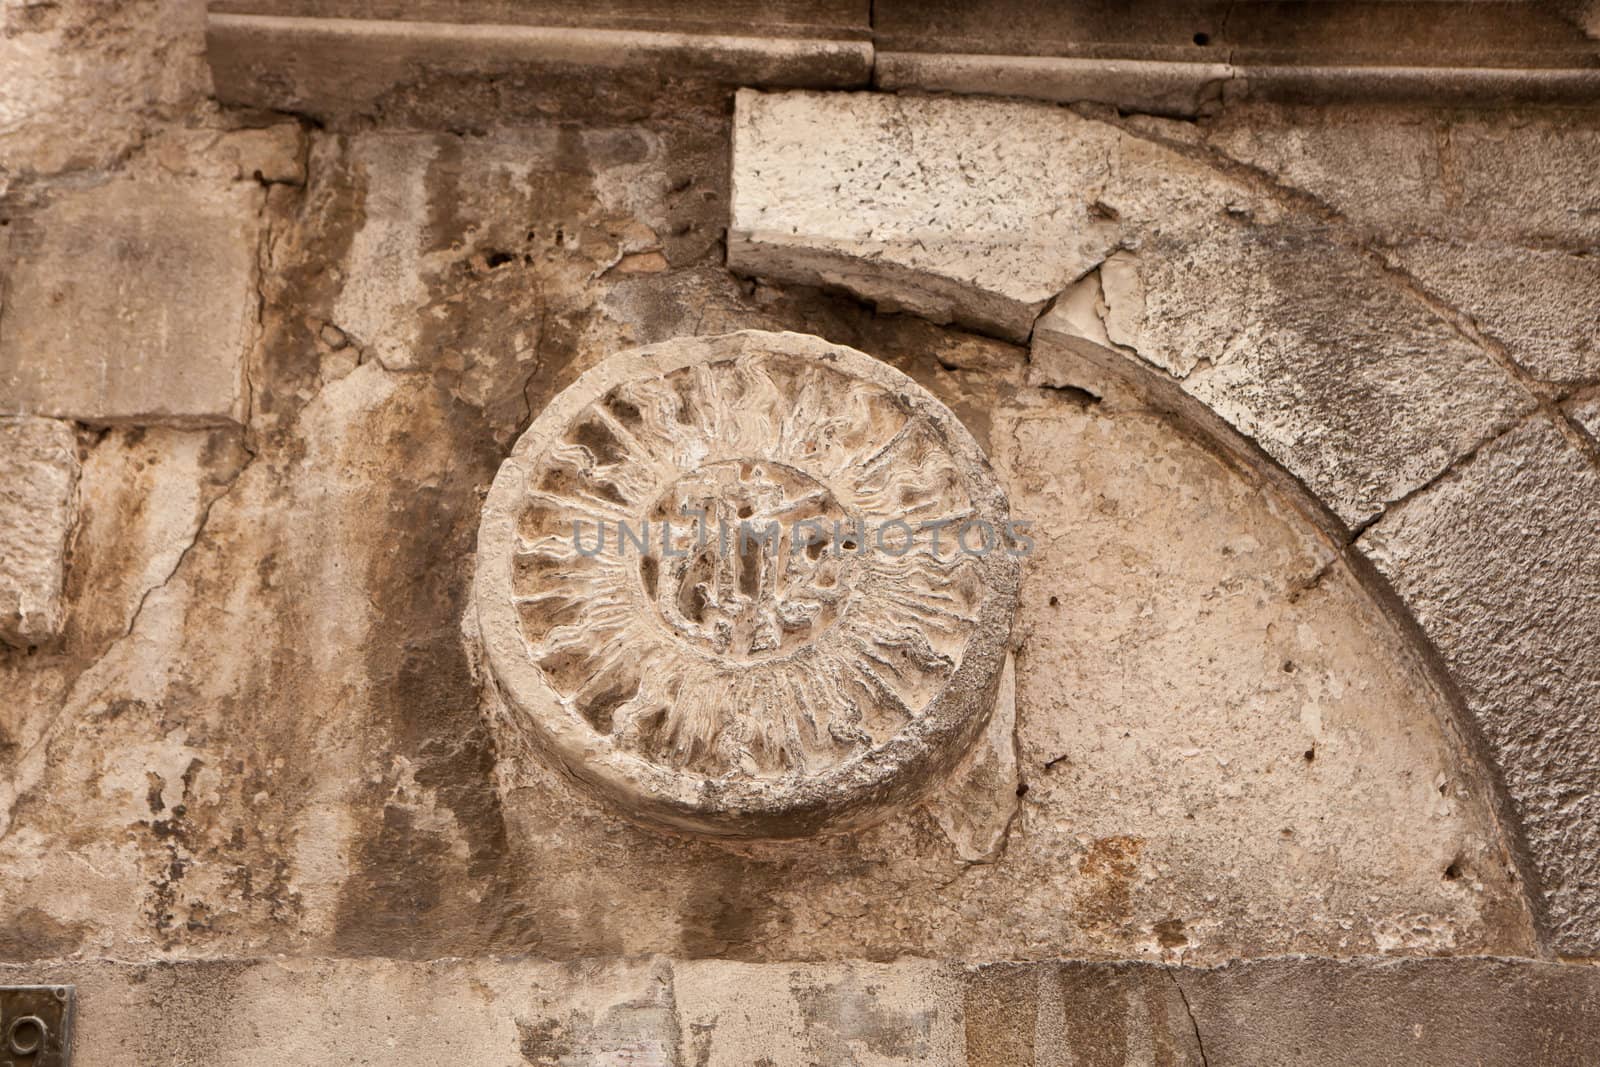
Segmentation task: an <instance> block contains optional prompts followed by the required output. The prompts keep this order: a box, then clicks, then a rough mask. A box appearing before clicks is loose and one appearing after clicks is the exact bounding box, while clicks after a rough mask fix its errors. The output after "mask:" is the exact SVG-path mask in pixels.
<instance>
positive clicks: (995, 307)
mask: <svg viewBox="0 0 1600 1067" xmlns="http://www.w3.org/2000/svg"><path fill="white" fill-rule="evenodd" d="M1114 139H1115V137H1114V134H1112V133H1111V132H1110V131H1109V130H1108V129H1105V128H1100V127H1096V126H1095V125H1094V124H1092V123H1087V122H1084V121H1083V120H1081V119H1079V118H1077V117H1076V116H1074V115H1071V114H1070V113H1068V112H1065V111H1061V110H1060V109H1057V108H1051V107H1046V106H1040V105H1031V104H1009V103H1001V102H995V101H985V100H968V101H959V102H951V101H945V100H924V99H917V98H903V97H896V96H886V95H883V94H827V95H824V94H817V93H784V94H765V93H758V92H753V91H745V92H741V93H740V94H739V97H738V104H737V112H736V115H735V119H734V149H733V151H734V162H733V167H734V185H733V205H732V212H733V221H732V226H731V228H730V230H729V233H728V263H729V265H730V266H732V267H733V268H734V269H735V270H737V271H741V272H744V273H748V274H755V275H759V276H764V277H775V278H784V279H789V280H792V281H801V282H806V283H810V284H822V285H836V286H842V287H844V288H847V289H850V290H851V291H853V292H856V293H859V294H861V295H862V296H864V297H866V298H867V299H869V300H872V301H875V302H877V303H878V304H879V305H880V307H882V308H884V309H885V310H897V309H900V308H904V309H906V310H909V311H913V312H916V313H917V314H919V315H922V316H924V317H926V318H930V319H932V320H934V321H935V322H949V321H952V320H957V321H961V322H965V323H970V324H973V325H977V326H979V327H982V328H986V329H989V330H991V331H993V332H995V333H998V334H1000V335H1002V336H1005V337H1009V338H1012V339H1015V340H1021V339H1024V338H1026V337H1027V336H1028V330H1029V329H1030V328H1031V327H1032V325H1033V320H1034V318H1035V317H1036V316H1037V315H1038V314H1039V312H1040V311H1041V310H1043V309H1044V306H1045V304H1046V303H1047V302H1048V301H1049V300H1050V298H1051V297H1053V296H1055V295H1056V294H1057V293H1058V292H1060V291H1061V290H1062V289H1064V288H1065V287H1066V286H1067V285H1068V284H1069V283H1070V282H1072V281H1073V280H1074V279H1075V278H1078V277H1079V276H1081V275H1082V274H1083V273H1084V272H1085V271H1088V270H1089V269H1091V268H1092V267H1094V265H1095V264H1097V263H1098V262H1100V260H1102V259H1104V258H1105V256H1106V254H1107V253H1108V252H1109V251H1110V250H1111V249H1112V248H1113V247H1114V246H1115V244H1116V227H1115V226H1114V225H1113V224H1112V222H1111V221H1110V219H1109V218H1107V217H1106V215H1105V214H1104V213H1100V214H1096V213H1095V212H1093V211H1092V210H1091V205H1092V203H1093V201H1094V198H1095V194H1096V191H1097V190H1098V189H1099V188H1100V186H1102V185H1103V184H1104V183H1105V182H1106V180H1107V178H1108V172H1109V169H1110V166H1111V163H1110V160H1109V157H1108V151H1107V148H1108V145H1109V144H1110V143H1111V142H1113V141H1114Z"/></svg>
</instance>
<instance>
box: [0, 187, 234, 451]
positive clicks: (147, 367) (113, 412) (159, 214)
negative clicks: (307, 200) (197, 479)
mask: <svg viewBox="0 0 1600 1067" xmlns="http://www.w3.org/2000/svg"><path fill="white" fill-rule="evenodd" d="M260 196H261V194H260V191H259V189H257V188H256V187H254V186H253V185H238V186H226V187H222V188H215V187H210V186H199V185H188V184H165V183H163V184H157V183H150V182H138V181H112V182H109V183H107V184H105V185H101V186H97V187H93V188H89V189H84V190H78V191H71V192H61V193H58V194H56V195H55V196H54V197H52V198H51V200H50V201H49V203H48V204H47V206H45V207H44V208H43V209H41V210H39V211H37V212H35V213H32V214H30V215H28V216H26V217H24V218H22V219H19V220H18V221H16V222H14V223H13V224H12V226H11V227H10V229H9V244H8V246H7V248H8V254H7V261H6V263H5V264H4V270H5V273H6V276H7V277H6V281H7V291H6V294H5V306H4V308H3V309H0V412H3V413H8V414H19V413H20V414H39V415H52V416H57V417H61V418H70V419H76V420H79V421H82V422H91V423H114V422H134V423H144V422H161V421H175V422H190V423H217V422H225V421H231V420H236V419H238V418H239V417H240V416H241V414H242V410H243V405H244V403H245V383H244V364H245V359H246V356H247V354H248V350H249V346H250V344H251V342H252V340H253V334H254V330H255V323H256V314H257V303H258V296H257V293H256V288H255V278H256V252H257V250H256V242H257V232H258V225H259V224H258V219H257V211H258V209H259V205H260Z"/></svg>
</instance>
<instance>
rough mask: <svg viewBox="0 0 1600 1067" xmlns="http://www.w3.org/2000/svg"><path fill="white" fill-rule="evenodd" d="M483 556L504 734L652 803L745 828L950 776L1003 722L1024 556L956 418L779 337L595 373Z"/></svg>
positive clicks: (657, 356) (500, 513)
mask: <svg viewBox="0 0 1600 1067" xmlns="http://www.w3.org/2000/svg"><path fill="white" fill-rule="evenodd" d="M663 524H666V525H663ZM672 524H676V527H677V528H676V529H675V530H674V529H673V528H672ZM939 533H942V534H943V539H942V544H941V543H940V538H939V537H938V536H937V535H938V534H939ZM630 537H632V538H635V540H632V541H630V540H629V538H630ZM757 538H760V539H759V540H758V539H757ZM478 545H479V547H478V577H477V587H476V600H477V610H478V624H479V627H480V630H481V633H482V637H483V641H484V647H485V653H486V655H487V658H488V661H489V665H490V667H491V668H492V669H493V672H494V676H495V679H496V682H497V683H498V686H499V689H500V691H501V692H502V693H503V694H504V695H505V697H506V698H507V700H508V702H509V704H510V706H511V714H510V715H509V716H505V717H502V718H501V720H500V721H501V724H502V729H511V730H512V732H513V734H516V733H517V732H518V731H519V730H520V733H521V735H522V737H521V739H522V740H524V741H525V742H527V743H531V744H532V745H533V746H534V747H536V748H538V749H541V750H542V751H543V753H544V754H545V755H546V757H547V758H549V759H551V760H553V761H555V762H556V763H558V764H559V765H560V766H562V767H564V768H565V769H566V770H567V771H568V773H570V774H572V775H574V776H575V777H577V778H579V779H582V780H584V781H587V782H589V783H590V784H591V785H593V786H594V787H595V788H596V789H598V790H599V791H601V792H602V793H604V794H606V795H607V796H609V797H610V798H612V799H613V800H615V801H617V802H619V803H620V804H621V805H622V807H623V809H624V810H625V811H627V812H630V813H632V814H636V815H638V816H639V817H641V818H646V819H650V820H653V821H656V822H659V823H662V824H665V825H667V826H673V827H678V828H683V829H692V830H700V831H704V832H707V833H712V834H722V835H729V836H740V837H745V836H748V837H791V836H797V835H801V834H805V833H810V832H813V831H816V830H818V829H820V828H823V827H828V828H832V829H838V828H841V827H850V826H860V825H862V824H864V823H866V822H868V821H873V820H879V819H882V818H884V817H886V815H887V814H889V812H890V811H892V810H893V808H894V807H895V806H896V805H898V804H900V803H903V802H905V801H907V800H910V799H915V798H919V797H921V796H922V795H924V794H926V793H927V792H928V791H929V790H930V789H932V788H933V787H935V786H936V785H937V784H938V783H939V782H940V780H941V779H942V778H943V776H944V775H945V773H946V772H948V771H949V770H950V769H951V768H952V766H953V765H954V764H955V763H956V762H957V761H958V760H960V759H961V758H962V757H963V756H964V755H965V754H966V752H967V750H968V747H969V746H970V745H971V744H972V743H973V742H974V741H975V740H976V738H977V737H978V736H979V735H980V734H981V733H982V731H983V728H984V724H985V723H986V722H987V721H988V720H989V717H990V712H991V710H992V708H993V705H994V701H995V694H996V692H997V686H998V685H999V684H1000V677H1001V673H1002V666H1003V663H1004V659H1005V654H1006V650H1007V645H1008V641H1009V637H1010V629H1011V619H1012V616H1013V614H1014V613H1015V611H1016V587H1017V581H1018V574H1019V570H1020V556H1021V554H1022V549H1021V548H1020V546H1018V545H1017V543H1016V542H1015V540H1014V538H1013V537H1012V530H1011V527H1010V522H1009V513H1008V510H1007V507H1006V503H1005V496H1004V494H1003V493H1002V492H1001V490H1000V489H999V487H998V486H997V484H996V483H995V481H994V475H993V472H992V471H991V469H990V467H989V463H988V460H987V458H986V457H985V456H984V455H983V452H982V451H981V449H980V448H979V447H978V445H977V443H976V442H975V441H974V440H973V439H972V438H971V436H970V435H968V434H967V432H966V431H965V430H964V429H963V428H962V426H961V424H960V423H959V421H958V420H957V419H956V418H955V416H954V415H953V414H952V413H951V412H950V410H949V409H948V408H946V407H945V406H944V405H943V404H941V403H940V402H939V401H938V400H936V399H934V398H933V397H932V396H931V395H929V394H928V393H926V392H925V391H924V390H923V389H922V388H921V387H920V386H918V385H916V384H915V383H914V382H912V381H911V380H910V379H909V378H906V377H905V376H904V375H902V374H900V373H898V372H897V371H894V370H892V369H890V368H888V367H886V366H885V365H884V364H882V363H879V362H877V361H875V360H872V359H871V358H870V357H867V356H865V355H863V354H861V353H859V352H856V351H854V350H852V349H848V348H845V347H842V346H839V345H830V344H828V343H826V342H824V341H821V340H820V339H817V338H812V337H806V336H802V335H799V334H777V333H763V332H759V331H747V332H743V333H736V334H728V335H725V336H722V337H711V338H686V339H683V340H681V341H672V342H665V343H662V344H658V345H654V346H650V347H647V348H643V349H639V350H636V351H631V352H624V353H619V354H617V355H615V356H612V357H611V358H609V359H607V360H606V361H605V362H604V363H602V364H600V365H599V366H597V367H595V368H593V369H592V370H590V371H589V372H588V373H587V374H585V375H584V376H583V377H582V378H580V379H579V380H578V382H576V383H574V385H572V386H571V387H569V388H568V389H567V390H565V391H564V392H562V393H561V394H560V395H559V396H557V397H556V398H555V399H554V400H553V401H552V402H551V404H550V405H549V406H548V407H547V408H546V409H545V410H544V412H543V413H542V414H541V415H540V416H539V418H538V419H536V420H535V421H534V423H533V425H532V426H531V427H530V428H529V429H528V431H527V432H526V433H525V434H524V435H523V437H522V438H521V440H519V442H518V444H517V446H516V448H515V449H514V450H513V451H512V454H511V456H510V457H509V458H508V459H507V460H506V462H505V463H504V464H503V465H502V466H501V468H500V472H499V473H498V474H497V475H496V476H495V484H494V487H493V488H492V489H491V490H490V494H489V498H488V500H487V501H486V502H485V505H484V513H483V520H482V526H481V527H480V533H479V541H478ZM514 746H515V741H510V742H508V745H507V747H508V748H513V747H514Z"/></svg>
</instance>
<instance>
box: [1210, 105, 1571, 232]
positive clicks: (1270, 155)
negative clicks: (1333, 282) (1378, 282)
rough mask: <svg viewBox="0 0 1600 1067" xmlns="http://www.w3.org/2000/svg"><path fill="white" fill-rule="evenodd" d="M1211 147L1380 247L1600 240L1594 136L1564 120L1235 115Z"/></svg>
mask: <svg viewBox="0 0 1600 1067" xmlns="http://www.w3.org/2000/svg"><path fill="white" fill-rule="evenodd" d="M1206 137H1207V139H1208V140H1209V141H1210V143H1211V144H1212V145H1214V146H1215V147H1217V148H1219V149H1221V150H1222V151H1224V152H1226V153H1227V154H1228V155H1230V156H1232V157H1234V158H1235V159H1238V160H1240V161H1242V162H1245V163H1248V164H1250V165H1251V166H1252V167H1256V168H1259V169H1260V170H1262V171H1265V172H1267V173H1268V174H1271V175H1272V176H1273V177H1274V178H1275V179H1276V180H1277V181H1278V182H1279V183H1281V184H1283V185H1285V186H1289V187H1291V188H1293V189H1295V190H1297V191H1299V192H1302V193H1306V194H1309V195H1310V196H1312V197H1315V198H1316V199H1317V200H1319V201H1321V202H1323V203H1324V204H1326V205H1328V206H1329V207H1332V208H1333V209H1335V210H1336V211H1338V212H1339V213H1340V214H1341V215H1343V216H1344V217H1345V218H1347V219H1348V220H1349V221H1351V222H1352V223H1354V224H1356V225H1357V226H1359V227H1361V228H1363V229H1365V230H1368V231H1369V232H1371V233H1372V234H1373V235H1374V236H1376V237H1379V238H1381V239H1382V240H1385V241H1392V240H1394V239H1396V238H1397V237H1403V236H1410V235H1418V234H1430V235H1434V236H1441V237H1443V236H1450V237H1455V238H1458V239H1459V238H1465V237H1473V238H1479V239H1484V238H1497V239H1501V240H1510V241H1522V242H1524V243H1534V244H1545V243H1549V242H1559V243H1562V244H1568V245H1571V246H1573V247H1583V246H1587V245H1592V244H1593V243H1594V242H1595V241H1596V240H1597V239H1600V186H1597V184H1596V183H1595V181H1594V179H1593V175H1594V172H1595V167H1596V166H1597V164H1600V130H1596V129H1595V128H1593V126H1592V125H1591V124H1589V123H1586V122H1584V121H1582V120H1581V119H1577V118H1576V117H1574V116H1570V115H1562V114H1561V113H1559V112H1555V111H1550V112H1545V113H1543V114H1535V113H1531V112H1528V111H1523V112H1521V113H1517V114H1510V113H1505V114H1501V115H1485V116H1484V117H1474V118H1470V119H1462V120H1460V121H1449V120H1446V119H1444V118H1442V117H1441V116H1439V115H1438V114H1437V113H1434V114H1429V113H1426V112H1418V111H1411V110H1398V109H1397V110H1394V111H1389V112H1382V113H1374V111H1373V109H1372V108H1370V107H1366V108H1363V107H1358V106H1351V107H1330V108H1322V109H1318V110H1317V111H1315V112H1313V113H1309V114H1307V115H1305V117H1304V118H1303V120H1301V121H1296V122H1293V123H1284V122H1272V121H1262V116H1261V115H1260V114H1259V113H1257V112H1251V111H1248V110H1240V111H1238V112H1237V113H1233V112H1230V113H1228V114H1225V115H1224V116H1222V118H1221V119H1220V120H1219V121H1218V122H1217V123H1216V124H1215V125H1214V126H1211V127H1209V128H1208V130H1207V132H1206Z"/></svg>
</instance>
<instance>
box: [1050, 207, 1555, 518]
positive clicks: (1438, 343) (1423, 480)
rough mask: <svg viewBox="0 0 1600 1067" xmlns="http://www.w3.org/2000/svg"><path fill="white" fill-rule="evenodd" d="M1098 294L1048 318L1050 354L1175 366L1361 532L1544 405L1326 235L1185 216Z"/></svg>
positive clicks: (1173, 371) (1185, 385)
mask: <svg viewBox="0 0 1600 1067" xmlns="http://www.w3.org/2000/svg"><path fill="white" fill-rule="evenodd" d="M1089 288H1090V290H1091V291H1089V292H1088V293H1083V292H1075V293H1073V294H1069V298H1067V299H1064V300H1063V301H1061V302H1059V303H1058V305H1057V307H1056V308H1055V309H1053V310H1052V311H1051V312H1050V313H1049V314H1047V315H1046V316H1044V318H1043V319H1041V321H1040V323H1039V326H1038V328H1037V329H1036V331H1035V337H1034V346H1035V349H1036V350H1041V349H1047V348H1048V347H1049V346H1051V345H1055V344H1064V345H1067V346H1069V347H1072V346H1080V347H1081V345H1083V344H1084V343H1088V344H1091V345H1100V346H1105V345H1107V344H1109V346H1110V347H1111V348H1112V349H1113V350H1117V351H1121V352H1123V353H1124V354H1133V355H1136V356H1137V357H1138V358H1139V359H1140V360H1142V361H1143V362H1145V363H1147V364H1151V365H1153V366H1155V367H1157V368H1159V369H1160V370H1162V371H1164V372H1166V373H1167V374H1170V375H1171V376H1173V377H1174V378H1176V379H1178V380H1179V383H1180V385H1181V387H1182V389H1183V390H1184V391H1185V392H1186V393H1188V394H1189V395H1190V396H1193V397H1194V398H1195V399H1197V400H1199V401H1201V402H1202V403H1203V404H1204V405H1206V407H1208V408H1209V409H1210V410H1211V411H1213V412H1215V413H1216V414H1217V415H1219V416H1221V417H1222V418H1223V419H1224V420H1225V421H1226V422H1227V423H1229V424H1230V425H1231V426H1232V427H1233V428H1234V429H1236V430H1238V431H1239V432H1240V433H1242V434H1244V435H1245V436H1246V437H1248V438H1250V439H1252V440H1253V441H1255V443H1256V444H1257V445H1259V446H1260V447H1261V448H1262V449H1263V450H1264V451H1265V452H1266V453H1267V454H1268V455H1270V456H1271V457H1272V458H1273V459H1275V460H1276V461H1277V462H1278V463H1280V464H1282V465H1283V466H1284V467H1285V468H1286V469H1287V470H1288V471H1289V472H1290V473H1291V474H1293V475H1294V476H1295V477H1297V478H1299V479H1300V480H1301V481H1302V482H1303V483H1305V485H1306V486H1307V487H1308V488H1309V489H1310V490H1311V491H1312V493H1313V494H1314V495H1315V496H1316V497H1317V498H1318V499H1320V500H1321V501H1322V502H1323V503H1324V504H1326V505H1328V506H1329V507H1330V508H1331V509H1332V511H1333V512H1334V513H1335V515H1337V516H1338V518H1339V519H1340V520H1342V521H1343V522H1344V523H1346V524H1348V525H1350V526H1357V525H1360V524H1361V523H1363V522H1365V521H1368V520H1370V519H1371V518H1372V517H1373V516H1375V515H1377V514H1378V513H1379V512H1380V511H1381V510H1382V509H1383V507H1384V506H1385V505H1386V504H1388V503H1390V502H1392V501H1395V500H1398V499H1400V498H1402V497H1403V496H1405V495H1406V494H1407V493H1409V492H1411V491H1413V490H1415V489H1416V488H1418V487H1420V486H1422V485H1425V484H1427V482H1428V481H1430V480H1431V479H1432V478H1434V477H1435V476H1437V475H1438V474H1439V472H1441V471H1443V470H1444V469H1445V468H1446V467H1448V466H1449V464H1450V463H1451V461H1452V460H1454V459H1455V458H1456V457H1458V456H1461V455H1463V454H1465V453H1467V452H1468V451H1470V450H1471V449H1472V448H1473V447H1474V446H1475V445H1476V444H1478V443H1479V442H1480V441H1481V440H1483V439H1484V438H1485V437H1486V436H1488V435H1489V433H1491V432H1492V431H1493V429H1494V428H1495V427H1503V426H1505V425H1508V424H1509V423H1510V422H1511V420H1512V419H1514V418H1515V417H1517V416H1518V415H1520V414H1522V413H1524V412H1526V411H1528V410H1530V409H1531V408H1532V406H1533V400H1532V398H1531V397H1528V396H1526V395H1524V394H1523V393H1522V392H1521V391H1520V390H1519V389H1518V388H1517V386H1516V385H1515V383H1514V382H1513V381H1512V379H1511V378H1510V377H1509V375H1507V374H1506V373H1505V372H1504V371H1503V370H1501V369H1500V367H1499V366H1498V365H1496V364H1495V363H1494V361H1493V360H1492V359H1491V358H1490V357H1489V356H1488V355H1487V354H1486V353H1484V352H1483V351H1481V350H1480V349H1478V348H1477V347H1476V346H1475V345H1473V344H1472V343H1471V342H1469V341H1467V340H1466V339H1465V338H1463V337H1461V336H1460V335H1459V334H1458V333H1457V332H1456V331H1455V330H1454V328H1453V327H1451V326H1450V324H1449V323H1447V322H1445V321H1444V320H1443V319H1441V318H1439V317H1438V316H1436V315H1434V314H1433V313H1432V312H1431V311H1429V310H1428V309H1427V308H1426V307H1424V306H1423V305H1422V304H1420V303H1418V302H1417V301H1415V300H1413V299H1412V298H1411V297H1410V296H1409V295H1407V294H1406V293H1404V292H1403V291H1402V290H1400V289H1399V288H1398V287H1396V286H1394V285H1393V284H1391V283H1390V282H1389V281H1387V280H1386V279H1384V278H1382V277H1381V276H1378V275H1377V274H1376V273H1375V272H1373V271H1372V270H1371V269H1370V268H1369V267H1368V266H1367V265H1366V264H1365V263H1364V262H1362V261H1361V260H1360V259H1358V258H1357V257H1356V256H1355V255H1354V254H1352V253H1350V252H1349V251H1347V250H1345V249H1343V248H1341V247H1339V246H1337V245H1335V244H1333V243H1332V242H1330V241H1328V240H1326V239H1325V238H1324V237H1322V236H1321V235H1319V234H1318V233H1316V232H1315V231H1314V230H1306V229H1301V228H1296V227H1292V226H1272V227H1257V228H1254V229H1251V230H1244V229H1241V228H1238V227H1231V226H1226V225H1212V224H1208V223H1205V222H1199V223H1191V224H1184V223H1183V222H1182V221H1181V220H1175V221H1174V222H1173V223H1172V224H1171V225H1169V226H1168V227H1167V228H1166V229H1165V230H1164V231H1163V232H1160V233H1155V234H1152V235H1151V236H1150V237H1149V238H1148V239H1146V240H1144V241H1143V242H1142V243H1141V244H1140V247H1139V249H1138V250H1137V252H1136V253H1133V254H1128V253H1119V254H1118V255H1117V256H1116V257H1113V258H1112V259H1109V260H1108V261H1107V262H1106V264H1105V265H1104V266H1103V267H1102V268H1101V269H1100V271H1099V277H1098V289H1099V292H1098V293H1095V292H1093V291H1092V289H1093V286H1092V285H1091V286H1090V287H1089ZM1089 312H1093V314H1092V315H1091V314H1089ZM1095 319H1098V320H1099V321H1098V322H1096V321H1094V320H1095ZM1044 358H1047V357H1044ZM1036 362H1042V359H1036Z"/></svg>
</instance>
